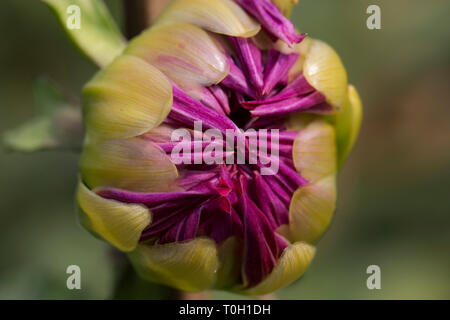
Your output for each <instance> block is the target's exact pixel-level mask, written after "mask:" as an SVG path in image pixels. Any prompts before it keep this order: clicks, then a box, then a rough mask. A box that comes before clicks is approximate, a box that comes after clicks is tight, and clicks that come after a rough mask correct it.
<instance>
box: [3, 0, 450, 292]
mask: <svg viewBox="0 0 450 320" xmlns="http://www.w3.org/2000/svg"><path fill="white" fill-rule="evenodd" d="M106 2H107V4H108V5H109V6H110V8H111V10H112V12H113V14H114V16H115V17H116V18H117V21H119V23H120V24H121V25H122V24H123V18H122V15H121V12H122V9H121V1H118V0H117V1H106ZM370 4H378V5H379V6H380V7H381V12H382V29H381V30H374V31H371V30H368V29H367V28H366V19H367V17H368V15H367V14H366V8H367V7H368V6H369V5H370ZM0 8H1V10H0V41H1V43H2V44H1V45H0V97H1V107H0V110H1V113H0V133H1V132H4V131H5V130H8V129H11V128H14V127H16V126H18V125H19V124H21V123H23V122H24V121H26V120H28V119H30V118H31V117H32V116H33V107H34V106H33V104H34V102H33V95H32V82H33V80H34V79H35V78H36V77H37V76H39V75H41V74H45V75H48V76H49V77H51V78H52V79H54V80H56V81H57V82H58V83H59V85H60V86H61V87H62V88H64V90H65V91H66V92H68V93H69V94H71V95H72V96H73V97H74V99H79V98H77V97H78V96H79V92H80V89H81V86H82V85H83V83H85V82H86V81H87V80H88V79H89V78H90V77H91V76H92V75H93V74H94V73H95V71H96V70H97V69H96V67H95V66H94V65H93V64H92V63H91V62H89V61H88V60H87V59H86V58H84V57H83V56H82V55H81V54H80V53H78V51H77V50H75V49H74V47H73V46H72V44H71V43H70V42H69V41H68V40H67V39H66V37H65V35H64V32H63V31H62V29H61V28H60V27H59V25H58V24H57V22H56V19H55V18H54V16H53V15H52V14H51V13H50V11H49V10H48V9H47V8H46V7H45V6H44V5H43V4H42V3H41V2H40V1H30V0H2V2H1V4H0ZM293 20H294V21H295V23H296V25H297V27H299V28H300V29H301V30H302V31H304V32H308V33H309V35H310V36H312V37H316V38H320V39H323V40H325V41H327V42H328V43H330V44H331V45H333V46H334V47H335V49H336V50H337V51H338V52H339V54H340V55H341V58H342V60H343V61H344V64H345V65H346V67H347V70H348V73H349V79H350V82H351V83H353V84H355V85H356V87H357V88H358V90H359V91H360V94H361V96H362V99H363V102H364V120H363V125H362V130H361V135H360V138H359V140H358V142H357V144H356V147H355V149H354V151H353V152H352V154H351V156H350V158H349V160H348V161H347V163H346V164H345V166H344V168H343V170H342V172H341V174H340V176H339V189H338V191H339V201H338V209H337V211H336V215H335V219H334V221H333V223H332V225H331V227H330V229H329V231H328V232H327V233H326V234H325V236H324V237H323V238H322V240H321V241H320V242H319V244H318V252H317V255H316V258H315V260H314V262H313V263H312V265H311V267H310V268H309V270H308V271H307V272H306V273H305V275H304V276H303V277H302V278H301V279H300V280H298V281H297V282H295V283H293V284H292V285H290V286H289V287H286V288H284V289H282V290H280V291H279V292H278V293H277V296H278V297H279V298H281V299H413V298H414V299H450V125H449V123H448V121H449V120H450V103H449V102H450V22H449V21H450V2H449V1H448V0H433V1H424V0H395V1H392V0H300V4H299V5H298V6H297V7H296V9H295V10H294V13H293ZM77 161H78V156H77V154H75V153H70V152H40V153H35V154H18V153H11V152H6V151H0V168H1V169H0V226H1V231H0V299H15V298H18V299H80V298H86V299H105V298H110V297H111V295H112V293H111V292H112V289H113V285H114V275H115V270H114V269H115V267H114V264H113V263H111V259H110V252H109V249H108V247H107V245H106V244H104V243H102V242H101V241H99V240H96V239H95V238H93V237H92V236H91V235H89V234H88V233H87V232H86V231H85V230H83V229H82V228H81V227H80V226H79V225H78V222H77V219H76V215H75V213H74V208H73V207H74V205H73V204H74V200H73V192H74V188H75V184H76V179H77ZM71 264H76V265H79V266H80V267H81V270H82V290H78V291H77V290H74V291H70V290H68V289H67V288H66V279H67V276H68V275H67V274H66V268H67V266H68V265H71ZM372 264H375V265H379V266H380V267H381V285H382V289H381V290H368V289H367V287H366V279H367V277H368V275H367V274H366V268H367V266H369V265H372ZM213 297H215V298H238V297H237V296H234V295H231V294H227V293H222V292H214V293H213Z"/></svg>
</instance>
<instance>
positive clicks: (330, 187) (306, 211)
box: [289, 175, 336, 243]
mask: <svg viewBox="0 0 450 320" xmlns="http://www.w3.org/2000/svg"><path fill="white" fill-rule="evenodd" d="M335 207H336V177H335V176H334V175H333V176H328V177H326V178H323V179H322V180H319V181H317V182H315V183H311V184H309V185H306V186H303V187H300V188H299V189H298V190H297V191H296V192H295V193H294V195H293V196H292V200H291V205H290V208H289V229H290V240H291V241H306V242H308V243H313V242H315V241H316V240H317V239H318V238H319V237H320V236H321V235H322V234H323V232H324V231H325V230H326V229H327V227H328V225H329V224H330V222H331V218H332V217H333V212H334V210H335Z"/></svg>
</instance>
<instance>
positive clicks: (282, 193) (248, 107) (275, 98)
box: [97, 0, 329, 287]
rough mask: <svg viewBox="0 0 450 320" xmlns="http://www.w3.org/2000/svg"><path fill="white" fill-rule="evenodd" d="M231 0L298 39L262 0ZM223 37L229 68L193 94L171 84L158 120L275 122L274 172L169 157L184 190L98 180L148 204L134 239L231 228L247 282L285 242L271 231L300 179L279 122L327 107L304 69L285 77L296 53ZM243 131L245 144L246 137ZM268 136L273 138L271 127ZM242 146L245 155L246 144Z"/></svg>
mask: <svg viewBox="0 0 450 320" xmlns="http://www.w3.org/2000/svg"><path fill="white" fill-rule="evenodd" d="M235 1H236V3H238V4H239V5H240V6H242V8H244V9H245V10H246V11H247V12H248V13H249V14H251V15H252V16H254V17H255V18H256V19H257V20H258V21H259V22H260V23H261V24H262V26H263V29H264V30H265V32H267V33H268V34H269V35H271V36H272V37H273V38H274V39H281V40H284V41H285V42H287V43H289V44H293V43H298V42H300V41H301V40H302V39H303V38H304V35H301V34H297V33H296V32H295V29H294V26H293V24H292V22H291V21H289V20H288V19H286V18H285V17H284V16H283V15H282V14H281V13H280V11H279V10H278V9H277V7H276V6H275V5H274V4H272V3H271V2H270V1H269V0H235ZM224 41H229V43H230V47H231V48H233V51H234V52H233V54H230V55H229V56H228V58H227V59H228V62H229V65H230V72H229V74H228V76H227V77H226V78H225V79H224V80H223V81H222V82H221V83H219V84H217V85H213V86H209V87H205V88H202V90H201V92H200V96H201V98H199V99H193V98H192V97H191V96H190V95H189V94H188V93H187V92H185V91H183V89H181V88H180V87H178V86H176V85H175V84H174V85H173V96H174V99H173V106H172V109H171V112H170V114H169V116H168V117H167V119H166V120H165V122H164V124H165V125H167V126H170V127H171V128H174V129H176V128H190V129H192V128H194V121H199V120H201V121H202V125H203V130H207V129H211V128H212V129H218V130H219V131H220V132H222V133H224V134H225V132H226V130H227V129H233V130H238V128H243V129H249V128H255V129H261V128H262V129H279V130H280V132H279V137H278V143H277V144H275V145H274V144H273V143H272V144H271V146H270V148H277V150H278V153H279V170H278V173H277V174H274V175H261V173H260V168H261V167H262V166H264V165H263V164H261V163H259V162H258V163H256V164H213V165H207V164H191V165H177V169H178V171H179V174H180V178H179V181H178V187H179V189H180V190H182V191H177V192H165V193H139V192H131V191H127V190H122V189H115V188H109V187H104V188H101V189H99V190H98V191H97V192H98V194H99V195H100V196H102V197H104V198H108V199H114V200H117V201H121V202H125V203H139V204H143V205H145V206H147V207H148V208H149V209H150V211H151V212H152V216H153V218H152V222H151V224H150V225H149V226H148V227H147V228H145V230H144V231H143V232H142V235H141V241H152V242H153V243H155V244H164V243H171V242H179V241H187V240H190V239H193V238H195V237H201V236H206V237H210V238H212V239H213V240H214V241H215V242H216V243H217V244H218V245H221V244H222V243H223V242H224V241H225V240H226V239H228V238H230V237H232V236H234V237H235V238H236V239H237V241H238V242H239V243H240V244H241V245H240V246H239V247H240V248H242V254H241V256H240V257H239V258H238V260H237V261H238V263H240V264H241V265H242V267H243V268H242V270H243V275H242V276H243V279H240V280H241V282H242V283H244V284H245V285H246V286H247V287H252V286H255V285H256V284H258V283H259V282H260V281H261V280H263V279H264V278H265V277H267V275H269V273H270V272H271V271H272V270H273V268H274V267H275V265H276V264H277V261H278V260H279V258H280V256H281V254H282V252H283V250H284V249H285V248H286V247H287V246H288V242H287V241H286V240H285V239H284V238H283V237H282V236H280V235H279V234H278V233H277V232H276V230H277V229H278V228H279V227H280V226H282V225H286V224H288V223H289V205H290V201H291V198H292V195H293V193H294V192H295V191H296V190H297V189H298V188H299V187H300V186H302V185H305V184H307V183H308V181H307V180H306V179H304V178H303V177H302V176H301V175H300V174H299V173H298V172H297V171H296V169H295V167H294V162H293V159H292V148H293V142H294V139H295V137H296V135H297V132H295V131H288V130H287V129H286V128H285V126H284V124H283V120H284V119H285V118H286V117H287V116H288V115H290V114H292V113H294V112H299V111H316V112H322V111H326V110H328V109H329V106H328V105H327V104H326V102H325V98H324V96H323V95H322V94H321V93H319V92H317V91H316V90H315V89H314V88H313V87H311V86H310V85H309V84H308V82H307V81H306V79H305V78H304V77H303V75H301V74H299V75H297V77H296V78H295V79H293V80H292V79H288V71H289V69H290V68H291V67H292V66H293V64H294V63H295V61H296V59H297V58H298V55H297V54H284V53H281V52H279V51H277V50H275V49H270V50H260V49H259V48H258V47H257V46H256V45H255V43H254V42H253V41H252V40H251V39H245V38H233V37H228V38H226V39H224ZM258 134H259V131H256V132H255V133H254V135H256V136H257V135H258ZM142 138H143V139H146V140H147V141H148V143H153V144H156V145H158V146H159V147H161V149H162V150H163V151H165V152H166V153H167V154H169V155H170V153H171V151H172V149H173V148H174V146H175V144H176V143H177V142H173V141H171V140H170V137H169V138H167V139H165V138H163V137H161V136H158V137H157V138H155V137H152V135H144V136H143V137H142ZM245 139H247V140H246V141H247V142H248V139H249V136H246V137H245ZM267 139H268V140H269V141H270V140H271V133H270V131H268V132H267ZM195 143H198V141H193V142H192V145H190V146H189V148H190V150H191V152H192V154H191V157H192V159H195V158H196V157H197V156H198V155H197V154H196V153H195V148H194V144H195ZM204 147H205V145H203V144H202V148H204ZM240 151H242V150H240ZM269 152H270V151H269ZM244 153H246V157H248V143H246V144H245V150H244ZM227 156H229V155H228V154H224V157H227ZM265 165H266V164H265Z"/></svg>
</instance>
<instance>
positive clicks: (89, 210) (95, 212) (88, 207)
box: [77, 181, 151, 251]
mask: <svg viewBox="0 0 450 320" xmlns="http://www.w3.org/2000/svg"><path fill="white" fill-rule="evenodd" d="M77 201H78V204H79V206H80V209H81V212H80V215H81V217H80V218H81V222H82V224H83V225H84V226H85V227H86V228H87V229H89V230H90V231H92V232H94V233H95V234H97V235H99V236H101V237H102V238H103V239H105V240H106V241H108V242H109V243H111V244H112V245H113V246H115V247H116V248H117V249H119V250H121V251H132V250H134V249H135V248H136V246H137V244H138V242H139V238H140V236H141V232H142V230H144V228H145V227H146V226H148V225H149V224H150V221H151V214H150V211H149V210H148V209H147V208H146V207H144V206H143V205H139V204H127V203H123V202H119V201H115V200H110V199H105V198H102V197H100V196H99V195H97V194H95V193H94V192H93V191H91V190H89V189H88V188H87V187H86V186H85V185H84V183H83V182H81V181H80V182H79V183H78V188H77Z"/></svg>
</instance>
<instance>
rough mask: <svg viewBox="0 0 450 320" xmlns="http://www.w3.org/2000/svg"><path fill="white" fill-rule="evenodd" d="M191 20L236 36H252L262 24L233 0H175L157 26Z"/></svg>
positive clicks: (210, 28)
mask: <svg viewBox="0 0 450 320" xmlns="http://www.w3.org/2000/svg"><path fill="white" fill-rule="evenodd" d="M180 22H182V23H189V24H194V25H196V26H199V27H201V28H204V29H206V30H209V31H212V32H215V33H220V34H224V35H227V36H233V37H245V38H248V37H252V36H254V35H255V34H257V33H258V32H259V30H260V29H261V26H260V25H259V23H257V22H256V21H255V20H254V19H253V18H251V17H250V16H249V15H248V14H247V13H246V12H245V11H244V10H243V9H242V8H241V7H240V6H239V5H237V4H236V3H235V2H234V1H232V0H176V1H174V2H173V3H172V4H171V5H170V6H169V7H168V8H167V10H166V11H164V13H163V15H162V16H161V17H160V18H159V19H158V20H157V22H156V23H157V25H161V24H171V23H180Z"/></svg>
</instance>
